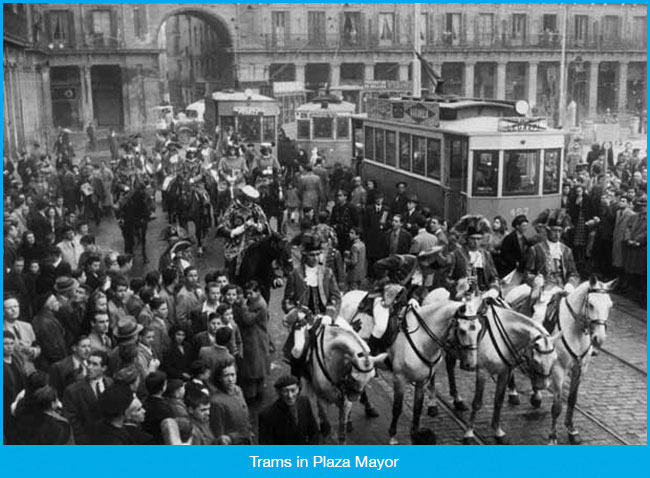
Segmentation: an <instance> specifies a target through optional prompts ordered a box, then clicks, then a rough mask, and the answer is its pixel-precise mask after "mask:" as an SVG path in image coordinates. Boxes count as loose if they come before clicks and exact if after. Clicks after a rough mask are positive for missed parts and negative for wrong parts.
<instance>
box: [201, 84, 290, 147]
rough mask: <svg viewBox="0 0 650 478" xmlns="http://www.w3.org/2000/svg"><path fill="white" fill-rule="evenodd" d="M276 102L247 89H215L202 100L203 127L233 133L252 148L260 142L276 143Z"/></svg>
mask: <svg viewBox="0 0 650 478" xmlns="http://www.w3.org/2000/svg"><path fill="white" fill-rule="evenodd" d="M279 113H280V109H279V107H278V102H277V101H276V100H275V99H273V98H269V97H268V96H262V95H258V94H255V93H253V92H252V91H251V90H246V91H244V92H239V91H218V92H216V93H212V95H211V96H209V97H207V98H206V99H205V113H204V119H205V126H206V130H207V131H215V128H216V127H217V126H218V127H219V129H220V131H222V132H223V133H224V134H227V133H228V132H236V133H237V134H238V136H239V138H240V141H241V142H242V143H244V144H249V143H250V144H253V145H254V146H255V148H256V149H258V148H259V146H260V144H262V143H273V144H277V141H278V115H279Z"/></svg>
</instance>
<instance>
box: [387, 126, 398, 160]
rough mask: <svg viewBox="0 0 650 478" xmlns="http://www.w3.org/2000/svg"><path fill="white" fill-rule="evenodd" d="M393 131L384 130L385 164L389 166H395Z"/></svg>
mask: <svg viewBox="0 0 650 478" xmlns="http://www.w3.org/2000/svg"><path fill="white" fill-rule="evenodd" d="M395 135H396V133H395V131H386V164H388V165H389V166H395V165H396V164H395V163H396V159H397V158H396V157H395V147H396V139H395Z"/></svg>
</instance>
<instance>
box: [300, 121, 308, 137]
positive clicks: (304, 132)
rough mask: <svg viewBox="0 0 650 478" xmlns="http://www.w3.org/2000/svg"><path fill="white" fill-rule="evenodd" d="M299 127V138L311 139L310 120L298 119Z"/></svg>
mask: <svg viewBox="0 0 650 478" xmlns="http://www.w3.org/2000/svg"><path fill="white" fill-rule="evenodd" d="M297 129H298V139H310V138H309V120H298V122H297Z"/></svg>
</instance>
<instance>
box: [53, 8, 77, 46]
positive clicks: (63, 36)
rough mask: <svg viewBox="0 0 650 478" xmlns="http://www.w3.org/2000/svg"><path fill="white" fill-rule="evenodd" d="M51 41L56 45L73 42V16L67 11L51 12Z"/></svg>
mask: <svg viewBox="0 0 650 478" xmlns="http://www.w3.org/2000/svg"><path fill="white" fill-rule="evenodd" d="M48 15H49V20H50V21H49V27H50V39H51V40H52V41H53V42H56V43H62V44H66V43H68V42H70V41H71V40H72V38H71V37H72V15H71V12H69V11H67V10H52V11H50V12H49V14H48Z"/></svg>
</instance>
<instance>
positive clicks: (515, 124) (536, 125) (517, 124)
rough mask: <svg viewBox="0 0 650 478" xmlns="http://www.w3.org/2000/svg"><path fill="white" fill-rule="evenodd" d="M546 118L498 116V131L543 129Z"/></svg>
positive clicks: (545, 127)
mask: <svg viewBox="0 0 650 478" xmlns="http://www.w3.org/2000/svg"><path fill="white" fill-rule="evenodd" d="M547 128H548V127H547V124H546V118H521V117H514V118H500V119H499V131H500V132H501V133H515V132H521V131H545V130H546V129H547Z"/></svg>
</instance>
